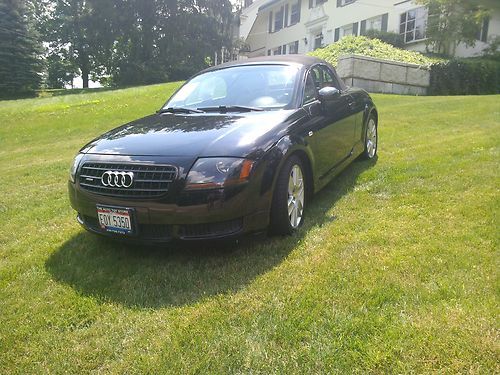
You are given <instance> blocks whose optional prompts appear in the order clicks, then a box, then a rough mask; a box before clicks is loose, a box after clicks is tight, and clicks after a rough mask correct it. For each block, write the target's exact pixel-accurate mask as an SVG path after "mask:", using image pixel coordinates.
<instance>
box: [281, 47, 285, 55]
mask: <svg viewBox="0 0 500 375" xmlns="http://www.w3.org/2000/svg"><path fill="white" fill-rule="evenodd" d="M281 52H282V54H283V55H286V44H283V48H282V50H281Z"/></svg>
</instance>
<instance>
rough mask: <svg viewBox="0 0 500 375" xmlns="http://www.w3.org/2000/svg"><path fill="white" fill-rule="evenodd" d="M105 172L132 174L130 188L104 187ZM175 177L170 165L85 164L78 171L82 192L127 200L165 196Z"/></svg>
mask: <svg viewBox="0 0 500 375" xmlns="http://www.w3.org/2000/svg"><path fill="white" fill-rule="evenodd" d="M106 171H117V172H133V173H134V181H133V183H132V185H131V186H130V187H127V188H124V187H111V186H104V185H103V184H102V182H101V179H102V175H103V173H104V172H106ZM176 177H177V168H176V167H174V166H172V165H155V164H115V163H85V164H84V165H83V166H82V168H81V169H80V174H79V177H78V181H79V183H80V187H81V188H82V189H83V190H87V191H89V192H92V193H95V194H101V195H110V196H118V197H127V198H155V197H158V196H161V195H163V194H165V193H166V192H167V191H168V188H169V186H170V184H171V183H172V182H173V181H174V180H175V178H176Z"/></svg>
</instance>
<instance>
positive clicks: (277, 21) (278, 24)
mask: <svg viewBox="0 0 500 375" xmlns="http://www.w3.org/2000/svg"><path fill="white" fill-rule="evenodd" d="M284 14H285V12H284V8H283V7H281V8H280V10H279V11H277V12H276V15H275V16H274V32H276V31H279V30H281V29H282V28H283V19H284Z"/></svg>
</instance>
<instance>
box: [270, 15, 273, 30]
mask: <svg viewBox="0 0 500 375" xmlns="http://www.w3.org/2000/svg"><path fill="white" fill-rule="evenodd" d="M272 32H273V11H270V12H269V33H272Z"/></svg>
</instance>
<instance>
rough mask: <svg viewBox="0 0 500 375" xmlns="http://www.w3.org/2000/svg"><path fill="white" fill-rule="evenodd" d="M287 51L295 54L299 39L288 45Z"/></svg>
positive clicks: (297, 49) (297, 50) (297, 51)
mask: <svg viewBox="0 0 500 375" xmlns="http://www.w3.org/2000/svg"><path fill="white" fill-rule="evenodd" d="M288 53H289V54H290V55H296V54H298V53H299V41H298V40H296V41H295V42H292V43H290V44H289V45H288Z"/></svg>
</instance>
